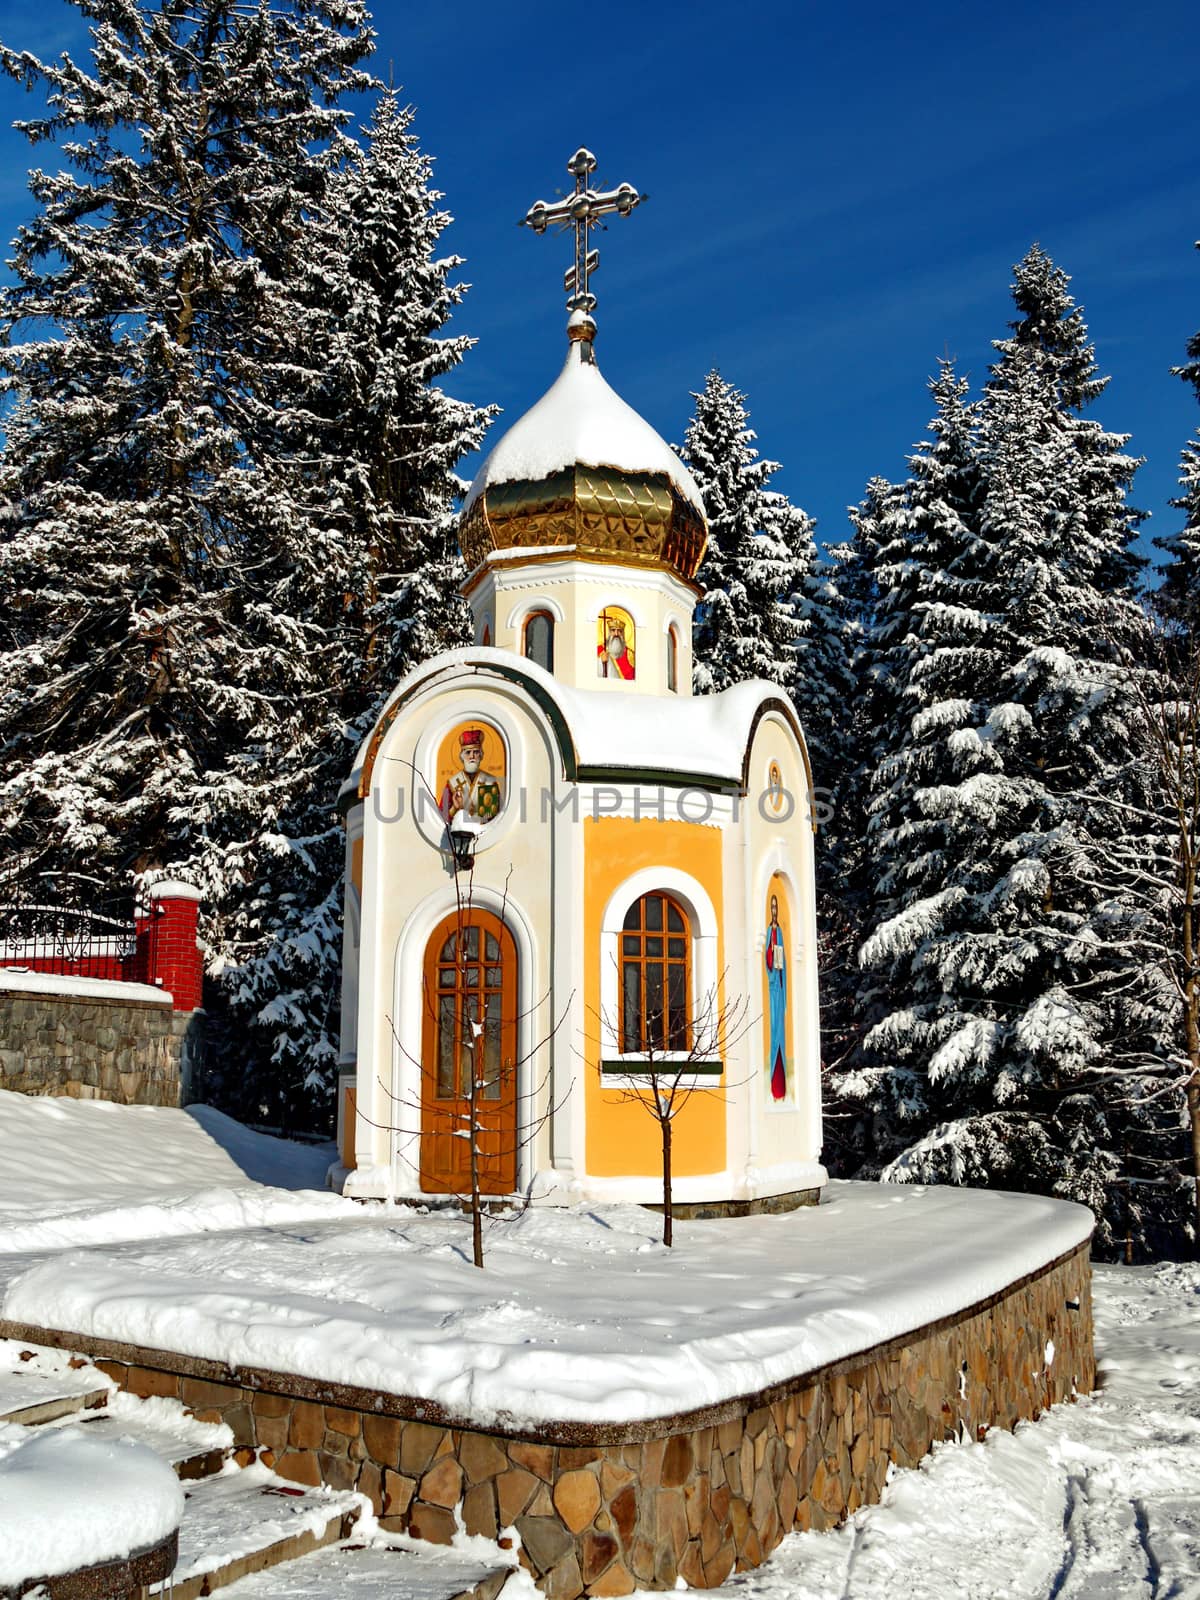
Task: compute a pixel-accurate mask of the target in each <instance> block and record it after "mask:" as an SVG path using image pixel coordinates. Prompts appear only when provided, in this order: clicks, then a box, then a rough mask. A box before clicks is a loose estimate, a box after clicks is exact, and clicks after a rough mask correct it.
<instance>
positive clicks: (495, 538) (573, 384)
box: [459, 149, 708, 695]
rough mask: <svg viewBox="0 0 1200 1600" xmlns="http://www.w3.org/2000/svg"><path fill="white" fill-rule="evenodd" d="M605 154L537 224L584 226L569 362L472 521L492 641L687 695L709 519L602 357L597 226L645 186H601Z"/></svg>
mask: <svg viewBox="0 0 1200 1600" xmlns="http://www.w3.org/2000/svg"><path fill="white" fill-rule="evenodd" d="M595 167H596V158H595V157H594V156H593V155H592V154H591V152H590V151H588V150H583V149H580V150H578V151H576V153H575V155H574V156H572V158H571V160H570V161H569V162H568V163H567V170H568V171H569V172H570V173H571V174H572V175H573V177H574V179H575V189H574V192H573V193H572V194H570V195H568V196H567V197H566V198H565V199H563V200H561V201H557V202H555V203H554V204H547V202H545V201H543V200H538V201H536V202H535V203H534V205H533V206H531V207H530V209H529V211H528V212H527V213H526V215H525V217H524V218H523V219H522V221H523V224H524V225H526V226H528V227H530V228H532V229H533V230H534V232H536V233H544V232H545V231H546V230H547V229H548V228H551V227H557V228H559V229H568V228H570V229H572V230H573V232H574V264H573V265H572V266H571V267H569V268H568V270H567V272H566V274H565V275H564V287H565V288H566V290H567V292H568V299H567V306H568V311H569V317H568V321H567V341H568V345H567V359H566V363H565V365H564V366H563V369H562V372H561V373H560V374H559V377H558V379H557V380H556V382H555V383H554V384H553V385H552V386H551V388H550V389H549V390H548V391H547V393H546V394H545V395H543V396H542V398H541V399H540V400H539V401H538V402H537V403H536V404H535V405H534V406H533V407H532V408H531V409H530V410H529V411H527V412H526V413H525V415H524V416H523V417H521V418H520V420H519V421H518V422H516V423H515V424H514V426H513V427H512V428H510V429H509V431H508V433H506V434H505V436H504V437H503V439H501V441H500V442H499V444H498V445H497V446H496V448H495V449H494V450H493V451H492V453H491V454H490V455H489V456H488V457H487V459H486V460H485V461H484V463H483V466H482V467H481V468H480V470H479V473H478V475H477V476H476V478H475V481H474V483H473V484H472V485H471V489H470V492H469V494H468V496H467V500H466V504H465V506H464V508H463V515H462V520H461V523H460V527H459V543H460V545H461V546H462V550H463V554H464V556H465V558H466V561H467V567H468V570H469V573H470V576H469V578H468V580H467V585H466V594H467V597H468V599H469V601H470V603H471V607H472V610H473V612H474V616H475V639H476V642H477V643H478V644H488V645H495V646H496V647H498V648H500V649H504V650H511V651H513V652H515V653H516V654H517V655H520V656H523V657H525V658H527V659H529V660H531V661H533V662H534V663H535V664H536V665H538V666H541V667H543V668H544V669H545V670H547V671H549V672H551V673H552V674H553V675H554V676H555V677H556V678H558V679H559V680H560V681H561V682H563V683H566V684H570V685H571V686H573V687H576V688H596V687H600V688H604V689H607V690H608V691H610V692H612V693H622V694H652V695H672V694H680V695H688V694H690V693H691V677H692V661H691V655H692V646H691V638H692V612H693V609H694V606H695V600H696V595H697V593H698V591H697V589H696V586H695V583H694V581H693V580H694V578H695V575H696V571H697V568H698V567H699V565H700V562H701V560H702V559H703V556H704V549H705V544H706V542H707V538H708V528H707V523H706V522H705V517H704V507H703V503H702V501H701V498H700V492H699V490H698V489H697V487H696V484H695V482H694V481H693V479H692V476H691V474H690V473H689V472H688V470H687V468H686V467H685V466H684V465H683V463H682V462H681V461H680V460H679V458H678V456H676V454H675V453H674V451H673V450H671V448H670V447H669V446H668V445H667V444H666V443H665V441H664V440H663V439H662V438H660V437H659V435H658V434H657V433H656V432H655V431H654V429H653V428H652V427H651V426H650V425H649V423H647V422H646V421H645V420H644V419H643V418H642V417H640V416H638V414H637V412H636V411H634V410H633V408H632V407H631V406H628V405H626V403H625V401H624V400H622V399H621V397H620V396H619V395H618V394H616V393H615V391H614V390H613V389H611V388H610V387H609V385H608V384H607V383H606V382H605V380H604V378H603V377H602V376H601V373H600V369H599V367H598V366H597V364H596V355H595V342H596V320H595V316H594V312H595V307H596V297H595V295H594V294H593V293H592V292H591V277H592V274H593V273H594V272H595V271H596V269H597V267H598V265H599V252H598V251H597V250H595V249H592V248H591V247H590V243H589V241H590V230H591V229H592V228H594V227H597V226H600V225H602V218H603V217H605V216H607V215H619V216H628V215H629V214H630V213H631V212H632V211H633V210H634V209H635V207H636V206H638V205H640V204H641V203H642V202H643V201H644V200H645V198H646V197H645V196H644V195H640V194H639V193H638V191H637V190H636V189H635V188H634V187H633V186H632V185H631V184H628V183H623V184H620V185H619V186H618V187H616V188H614V189H608V190H605V189H596V188H592V187H590V186H589V182H590V178H591V175H592V173H593V172H594V171H595Z"/></svg>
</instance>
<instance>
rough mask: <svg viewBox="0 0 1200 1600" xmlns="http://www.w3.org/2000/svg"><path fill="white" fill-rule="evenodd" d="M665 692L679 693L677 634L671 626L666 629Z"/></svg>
mask: <svg viewBox="0 0 1200 1600" xmlns="http://www.w3.org/2000/svg"><path fill="white" fill-rule="evenodd" d="M667 693H668V694H678V693H679V635H678V634H677V633H676V632H675V629H674V627H673V626H672V627H670V628H668V629H667Z"/></svg>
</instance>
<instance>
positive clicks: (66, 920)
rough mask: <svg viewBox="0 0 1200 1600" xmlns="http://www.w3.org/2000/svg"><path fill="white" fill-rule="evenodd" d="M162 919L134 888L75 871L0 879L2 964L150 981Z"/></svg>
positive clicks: (69, 974) (24, 968)
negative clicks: (113, 885) (116, 888)
mask: <svg viewBox="0 0 1200 1600" xmlns="http://www.w3.org/2000/svg"><path fill="white" fill-rule="evenodd" d="M158 921H159V917H158V908H157V907H156V906H155V905H154V904H153V903H152V902H151V901H150V900H148V899H147V898H145V897H144V896H142V895H141V894H139V893H137V892H135V891H134V890H133V889H132V888H131V887H128V888H123V889H119V890H114V889H113V888H112V886H111V884H108V883H105V882H103V881H102V880H100V879H96V878H90V877H86V876H84V875H82V874H77V873H55V872H44V873H34V874H31V875H30V876H28V877H17V876H9V877H6V878H0V967H8V968H14V967H15V968H17V969H23V970H25V971H28V972H44V973H56V974H64V975H67V976H72V977H80V978H107V979H112V980H117V981H120V980H124V981H128V982H137V983H146V982H149V981H151V975H152V974H153V973H154V972H155V970H156V965H157V961H156V958H157V929H158Z"/></svg>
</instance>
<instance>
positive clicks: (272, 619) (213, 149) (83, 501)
mask: <svg viewBox="0 0 1200 1600" xmlns="http://www.w3.org/2000/svg"><path fill="white" fill-rule="evenodd" d="M76 3H79V4H81V6H82V9H84V11H85V13H86V14H87V15H88V16H89V17H92V18H93V19H94V21H95V26H94V28H93V30H92V39H93V43H92V58H93V59H92V64H91V68H90V70H88V69H84V68H82V67H79V66H77V65H76V64H75V63H74V62H72V61H70V60H69V59H67V58H66V57H63V58H60V60H59V61H58V62H56V63H54V64H45V63H42V62H40V61H38V60H37V59H36V58H35V57H33V56H32V55H29V54H27V53H18V52H15V51H13V50H11V49H7V48H0V65H3V67H4V68H5V69H6V70H7V71H8V72H9V73H10V74H11V75H12V76H14V77H16V78H17V79H18V80H20V81H21V82H23V83H25V84H26V85H27V86H28V87H29V88H30V89H38V88H40V89H42V90H43V91H44V93H45V95H46V97H47V99H48V113H47V115H45V116H44V117H40V118H35V119H33V120H30V121H28V122H25V123H22V124H20V125H19V126H20V127H21V129H22V130H23V131H24V133H25V134H26V136H27V137H28V138H29V140H30V141H31V143H32V144H34V145H35V146H40V145H42V144H45V143H46V142H47V141H50V140H54V139H60V138H61V139H62V140H63V141H64V143H65V146H66V153H67V159H68V161H69V167H68V168H67V169H66V170H62V171H59V172H43V171H40V170H36V171H34V172H33V174H32V176H31V183H30V187H31V190H32V193H33V196H34V198H35V200H36V201H37V204H38V212H37V214H36V216H35V217H34V219H33V220H32V221H31V222H29V223H28V224H26V225H25V226H23V227H22V228H21V230H20V232H19V234H18V236H17V239H16V241H15V245H14V252H15V257H14V266H15V271H16V282H15V283H14V284H13V285H11V286H10V287H7V288H5V289H4V290H3V291H0V334H2V336H3V342H4V348H3V350H2V352H0V373H2V379H0V382H2V385H3V389H4V391H5V392H7V393H8V394H9V395H10V396H12V397H13V404H12V407H11V410H10V413H9V416H8V418H7V427H6V432H7V440H6V446H5V450H4V456H3V465H2V468H0V494H2V495H3V496H4V497H5V498H7V499H8V500H9V501H10V502H11V504H12V506H13V508H14V509H13V515H12V517H11V519H10V521H9V524H8V526H7V527H6V529H5V532H4V537H3V542H2V544H0V582H2V583H3V597H4V601H5V605H4V607H3V609H4V610H6V611H12V612H15V613H17V614H18V615H19V617H20V624H19V626H18V627H17V628H14V629H11V630H9V632H8V634H7V636H6V638H5V640H4V644H5V646H6V649H5V653H4V657H3V660H2V662H0V683H2V685H3V688H2V689H0V750H2V751H3V756H2V757H0V763H2V764H0V819H2V820H3V823H4V836H5V840H6V844H5V856H6V860H7V862H8V863H9V865H10V866H11V865H12V864H14V863H19V864H20V865H21V867H22V868H23V869H24V870H26V871H28V870H31V869H33V868H35V867H36V868H43V869H47V870H52V871H61V870H68V869H71V868H79V867H83V866H86V867H87V868H89V869H96V868H99V869H101V870H102V871H106V872H109V873H112V874H114V875H117V874H120V873H124V872H128V871H130V870H133V869H138V870H143V871H149V870H161V871H170V872H174V873H183V874H184V875H189V876H192V877H193V878H195V879H196V880H197V881H198V883H199V884H200V886H201V887H202V888H203V890H204V892H205V897H206V901H207V905H208V908H209V920H208V928H209V931H210V934H211V933H214V932H215V933H216V935H217V944H218V945H219V943H220V938H219V926H220V912H221V908H222V907H223V906H224V905H225V903H226V901H227V899H228V897H229V895H230V894H231V893H233V892H235V891H236V889H237V886H238V885H240V883H241V882H242V881H243V879H244V877H245V875H246V873H247V872H248V871H249V870H252V865H251V864H252V862H253V860H254V859H255V858H256V857H257V856H258V854H259V853H260V852H261V850H262V849H263V848H264V847H265V848H270V842H269V841H270V839H271V836H272V832H273V829H274V825H275V821H276V819H277V817H278V815H279V813H280V810H281V809H282V808H283V807H284V806H286V803H287V800H288V798H289V795H290V793H292V792H294V791H295V790H296V788H297V787H298V786H302V785H303V783H304V782H305V780H306V776H307V771H306V769H307V766H308V759H307V755H306V749H305V747H306V743H307V741H306V738H305V731H304V730H305V727H306V725H307V721H308V718H309V716H310V713H311V708H312V706H313V704H314V703H315V702H316V701H317V700H320V699H321V698H322V697H323V696H324V695H325V693H326V692H327V689H326V678H327V666H328V654H329V642H328V639H327V637H326V636H325V633H324V631H323V629H322V628H321V627H320V625H319V624H318V623H315V622H314V621H313V620H312V619H311V609H312V607H311V600H312V596H313V594H314V593H316V592H319V591H321V590H323V589H324V588H325V587H326V585H328V584H329V583H331V582H337V581H338V580H339V579H340V578H341V577H342V575H343V567H344V564H343V562H342V558H341V553H340V552H339V551H337V550H334V549H328V548H326V549H320V548H318V547H317V546H316V545H315V544H314V543H313V541H311V540H310V538H309V537H308V531H309V530H308V527H307V523H306V520H305V518H304V517H303V515H302V514H300V513H299V511H298V508H297V503H296V497H295V485H294V483H293V481H292V478H291V476H290V475H289V473H288V472H287V471H286V470H282V469H281V468H280V466H279V464H278V463H276V462H275V461H274V460H273V459H272V458H271V455H270V452H269V449H264V442H263V426H262V423H263V397H262V393H261V373H262V370H263V364H264V361H265V360H266V359H268V358H269V355H270V353H271V351H272V350H273V349H274V348H276V346H277V344H278V341H279V339H280V338H281V337H282V336H283V334H284V333H285V332H286V329H287V326H288V324H289V322H290V319H291V315H292V295H291V287H290V286H291V284H292V282H293V280H294V278H295V276H296V268H297V262H298V254H297V250H298V241H299V239H300V238H301V236H302V234H303V226H302V208H303V206H304V204H305V202H306V201H308V200H309V199H311V198H312V197H314V196H319V195H320V193H321V191H322V189H323V187H324V183H325V180H326V174H327V168H328V158H327V155H326V154H325V152H326V151H327V149H328V144H329V141H330V139H331V138H332V137H333V135H334V134H335V133H336V132H337V130H338V129H339V127H340V125H341V123H342V121H343V120H344V116H345V113H344V112H342V111H341V110H340V109H338V106H337V101H338V100H339V98H340V97H341V96H342V95H344V94H345V93H346V92H348V91H351V90H358V89H361V88H363V87H364V86H365V85H366V83H367V82H368V81H369V80H368V79H367V78H366V76H365V75H364V73H363V72H361V71H360V70H359V68H358V66H357V63H358V62H359V61H360V60H361V59H362V58H363V56H364V55H365V54H366V53H367V51H368V50H369V48H370V44H371V33H370V30H369V27H368V24H367V18H366V12H365V10H364V8H363V5H362V4H361V0H291V3H289V4H286V5H280V6H278V7H275V8H273V9H272V8H270V7H268V6H262V7H258V8H255V9H253V10H249V11H248V10H246V9H245V8H243V7H240V6H236V5H233V4H231V3H228V0H198V3H197V4H194V5H188V6H183V5H180V4H178V3H176V0H161V3H160V4H159V5H158V6H156V7H153V8H151V7H142V6H137V5H133V4H128V3H125V0H87V4H86V5H84V4H83V0H76Z"/></svg>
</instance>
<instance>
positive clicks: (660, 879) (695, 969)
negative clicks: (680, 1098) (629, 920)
mask: <svg viewBox="0 0 1200 1600" xmlns="http://www.w3.org/2000/svg"><path fill="white" fill-rule="evenodd" d="M655 893H659V894H669V895H672V896H673V897H674V898H675V899H676V900H678V901H679V903H680V904H681V905H682V906H683V908H684V910H685V911H686V912H687V914H688V920H689V921H690V923H691V926H692V994H693V996H694V997H703V996H706V995H709V994H711V995H713V996H714V997H715V996H716V993H717V984H718V981H719V979H720V968H719V966H718V964H717V940H718V935H719V931H720V928H719V924H718V922H717V913H716V908H715V907H714V906H713V903H712V899H711V898H710V896H709V893H708V890H707V889H705V887H704V885H703V884H702V883H700V882H699V881H698V880H697V879H696V878H693V877H692V875H691V874H690V873H688V872H683V871H681V870H680V868H678V867H641V868H639V870H638V871H637V872H634V873H631V874H630V876H629V877H628V878H626V879H625V881H624V883H622V884H621V885H620V886H619V887H618V888H617V889H615V890H614V891H613V893H612V895H611V897H610V899H609V902H608V904H607V906H605V908H604V916H603V919H602V920H601V923H600V1015H601V1018H602V1022H601V1036H602V1037H601V1047H602V1050H603V1053H604V1055H605V1057H606V1058H608V1059H615V1058H617V1057H619V1055H620V1051H619V1050H618V1048H617V1047H618V1044H619V1042H620V1041H619V1039H612V1038H611V1037H609V1038H605V1037H604V1034H605V1033H607V1032H608V1031H609V1030H610V1029H613V1028H615V1026H616V1019H617V1017H618V1016H619V1015H620V1013H619V1010H618V1000H619V987H620V986H619V982H618V976H619V973H620V938H621V928H622V925H623V923H624V921H625V914H626V912H627V911H628V910H629V908H630V906H631V905H633V904H634V902H635V901H637V900H640V899H641V898H642V896H643V895H644V894H655Z"/></svg>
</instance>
